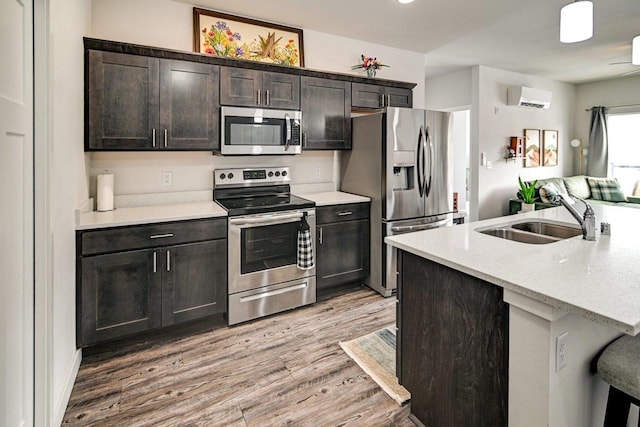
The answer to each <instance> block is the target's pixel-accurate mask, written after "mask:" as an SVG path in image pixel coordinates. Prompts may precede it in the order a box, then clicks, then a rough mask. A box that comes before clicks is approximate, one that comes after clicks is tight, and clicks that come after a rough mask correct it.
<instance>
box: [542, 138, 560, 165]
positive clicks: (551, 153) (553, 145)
mask: <svg viewBox="0 0 640 427" xmlns="http://www.w3.org/2000/svg"><path fill="white" fill-rule="evenodd" d="M558 143H559V139H558V131H557V130H549V129H545V130H543V131H542V165H543V166H558Z"/></svg>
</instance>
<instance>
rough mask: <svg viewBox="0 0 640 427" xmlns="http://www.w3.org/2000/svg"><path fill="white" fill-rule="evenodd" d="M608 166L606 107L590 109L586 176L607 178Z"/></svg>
mask: <svg viewBox="0 0 640 427" xmlns="http://www.w3.org/2000/svg"><path fill="white" fill-rule="evenodd" d="M608 166H609V135H608V132H607V109H606V107H593V108H592V109H591V128H590V131H589V155H588V156H587V175H589V176H601V177H606V176H607V169H608Z"/></svg>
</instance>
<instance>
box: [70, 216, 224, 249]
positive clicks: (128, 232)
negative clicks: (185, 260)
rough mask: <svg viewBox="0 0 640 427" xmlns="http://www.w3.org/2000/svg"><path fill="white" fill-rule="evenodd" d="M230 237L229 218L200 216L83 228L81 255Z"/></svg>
mask: <svg viewBox="0 0 640 427" xmlns="http://www.w3.org/2000/svg"><path fill="white" fill-rule="evenodd" d="M225 237H227V219H226V218H216V219H197V220H186V221H175V222H164V223H156V224H148V225H134V226H128V227H116V228H107V229H100V230H93V231H83V232H82V237H81V245H82V255H83V256H86V255H96V254H100V253H109V252H119V251H128V250H134V249H146V248H152V247H157V246H167V245H176V244H181V243H190V242H199V241H205V240H215V239H224V238H225Z"/></svg>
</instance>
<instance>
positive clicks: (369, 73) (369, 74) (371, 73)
mask: <svg viewBox="0 0 640 427" xmlns="http://www.w3.org/2000/svg"><path fill="white" fill-rule="evenodd" d="M375 76H376V70H375V69H374V68H367V77H375Z"/></svg>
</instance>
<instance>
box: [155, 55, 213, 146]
mask: <svg viewBox="0 0 640 427" xmlns="http://www.w3.org/2000/svg"><path fill="white" fill-rule="evenodd" d="M218 90H219V89H218V66H215V65H209V64H199V63H196V62H187V61H172V60H162V61H161V62H160V130H161V135H159V136H160V138H159V140H158V142H159V143H158V144H157V145H158V146H159V147H160V148H161V149H168V150H214V149H216V148H219V144H220V138H219V129H218V126H219V121H220V119H219V117H218V116H219V112H218V107H219V106H220V102H219V99H218V98H219V97H218V93H219V92H218Z"/></svg>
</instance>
